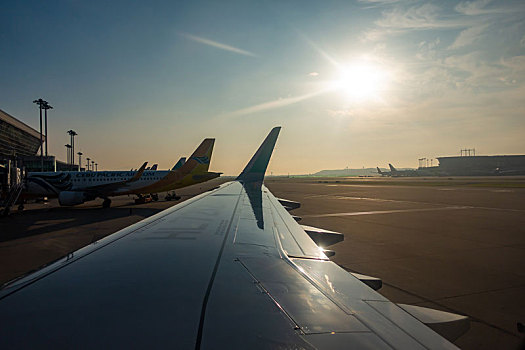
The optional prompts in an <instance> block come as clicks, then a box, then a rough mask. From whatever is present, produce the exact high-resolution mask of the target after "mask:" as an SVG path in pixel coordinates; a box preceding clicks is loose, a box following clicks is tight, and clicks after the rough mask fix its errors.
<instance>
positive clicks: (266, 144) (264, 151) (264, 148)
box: [237, 126, 281, 183]
mask: <svg viewBox="0 0 525 350" xmlns="http://www.w3.org/2000/svg"><path fill="white" fill-rule="evenodd" d="M280 131H281V127H280V126H277V127H275V128H273V129H272V131H270V133H269V134H268V136H266V139H265V140H264V141H263V143H262V144H261V146H260V147H259V149H258V150H257V152H255V154H254V155H253V157H252V159H250V161H249V162H248V164H247V165H246V167H245V168H244V170H243V171H242V173H241V174H240V175H239V176H238V177H237V180H239V181H242V182H245V183H248V182H261V183H262V181H263V180H264V174H265V173H266V169H267V168H268V163H269V162H270V157H271V156H272V152H273V149H274V147H275V142H276V141H277V137H278V136H279V132H280Z"/></svg>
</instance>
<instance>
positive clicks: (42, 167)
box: [33, 98, 47, 171]
mask: <svg viewBox="0 0 525 350" xmlns="http://www.w3.org/2000/svg"><path fill="white" fill-rule="evenodd" d="M33 103H36V104H37V105H38V109H39V110H40V171H44V150H43V146H44V142H43V140H42V108H43V106H44V105H45V104H47V101H45V100H43V99H41V98H39V99H38V100H34V101H33Z"/></svg>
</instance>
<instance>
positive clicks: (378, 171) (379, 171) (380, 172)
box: [376, 167, 383, 175]
mask: <svg viewBox="0 0 525 350" xmlns="http://www.w3.org/2000/svg"><path fill="white" fill-rule="evenodd" d="M376 169H377V173H378V174H381V175H383V172H382V171H381V169H379V167H376Z"/></svg>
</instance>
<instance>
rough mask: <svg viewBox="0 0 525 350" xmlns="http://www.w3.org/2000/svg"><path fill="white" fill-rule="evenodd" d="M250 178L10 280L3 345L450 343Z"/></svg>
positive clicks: (1, 296) (0, 294)
mask: <svg viewBox="0 0 525 350" xmlns="http://www.w3.org/2000/svg"><path fill="white" fill-rule="evenodd" d="M265 142H266V141H265ZM268 142H272V141H271V140H270V141H268ZM273 143H275V141H273ZM261 148H262V149H264V147H263V146H261ZM272 148H273V145H272ZM261 154H266V153H265V152H261ZM268 160H269V158H268ZM251 164H255V165H257V166H255V167H253V168H254V169H255V171H257V172H259V171H260V169H261V167H260V166H259V165H258V163H257V162H253V163H251ZM265 168H266V167H265ZM248 173H249V171H248ZM248 173H245V177H244V180H246V179H253V178H256V177H255V176H252V175H249V174H248ZM256 183H257V182H255V183H254V182H251V181H243V179H240V180H236V181H233V182H230V183H227V184H224V185H222V186H220V187H219V188H218V189H215V190H213V191H210V192H207V193H204V194H202V195H200V196H197V197H194V198H193V199H190V200H188V201H186V202H183V203H181V204H178V205H176V206H173V207H171V208H169V209H167V210H165V211H163V212H161V213H158V214H156V215H154V216H152V217H150V218H147V219H145V220H143V221H141V222H139V223H136V224H134V225H132V226H129V227H127V228H125V229H123V230H121V231H119V232H117V233H115V234H113V235H111V236H108V237H106V238H104V239H102V240H100V241H97V242H95V243H93V244H91V245H89V246H87V247H85V248H83V249H81V250H79V251H76V252H74V253H72V254H70V255H69V256H68V257H66V258H63V259H61V260H60V261H57V262H55V263H54V264H52V265H50V266H48V267H46V268H44V269H42V270H40V271H38V272H36V273H34V274H32V275H29V276H27V277H25V278H23V279H20V280H18V281H15V282H14V283H11V284H10V285H7V286H6V287H4V288H3V289H2V290H0V319H1V320H2V321H1V323H2V327H0V339H2V345H3V347H5V348H14V347H17V348H35V347H51V346H52V347H55V348H57V347H58V348H72V347H83V348H94V347H102V346H103V347H105V348H112V347H119V348H124V347H132V348H143V347H149V348H151V347H156V348H157V347H158V348H160V347H162V348H168V347H173V348H177V349H183V348H188V349H191V348H193V349H201V348H202V349H216V348H228V349H231V348H242V349H252V348H253V349H256V348H266V349H275V348H277V349H340V348H352V349H360V348H370V349H391V348H396V349H434V348H436V349H438V348H439V349H443V348H455V347H454V345H453V344H451V343H449V342H448V341H447V340H445V339H444V338H442V337H441V336H439V335H438V334H437V333H435V332H434V331H432V330H431V329H430V328H428V327H426V326H425V325H424V324H422V323H421V322H419V321H417V320H416V318H414V317H413V316H411V315H410V314H408V313H407V312H405V311H404V310H403V309H402V308H400V307H399V306H397V305H395V304H393V303H391V302H390V301H388V300H387V299H385V298H384V297H382V296H381V295H380V294H378V293H376V292H375V291H373V290H372V289H371V288H369V287H367V286H366V285H365V284H363V283H362V282H360V281H359V280H358V279H357V278H355V277H354V276H352V275H351V274H349V273H347V272H346V271H344V270H343V269H341V268H340V267H339V266H337V265H336V264H334V263H332V262H330V261H329V260H328V259H327V258H326V256H325V255H324V254H323V253H322V250H320V249H319V248H318V247H317V246H316V245H315V243H314V242H313V241H312V240H311V239H310V237H309V236H308V235H307V234H306V232H305V231H304V230H303V229H302V228H301V226H299V224H297V222H295V220H293V218H292V217H291V216H290V214H288V212H287V211H286V209H285V208H284V207H283V206H282V205H281V204H280V203H279V200H278V199H277V198H275V197H274V196H273V195H272V194H271V193H270V191H269V190H268V189H267V188H266V187H265V186H264V185H259V186H257V185H256Z"/></svg>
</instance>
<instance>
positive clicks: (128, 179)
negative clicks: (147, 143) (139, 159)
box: [26, 139, 221, 207]
mask: <svg viewBox="0 0 525 350" xmlns="http://www.w3.org/2000/svg"><path fill="white" fill-rule="evenodd" d="M214 142H215V139H205V140H204V141H202V143H201V144H200V146H199V147H198V148H197V150H195V152H194V153H193V155H192V156H191V157H190V160H189V161H188V162H186V163H185V164H184V165H183V166H181V167H180V168H179V169H177V170H174V171H171V170H161V171H151V170H147V171H145V168H146V164H147V163H144V164H143V165H142V167H141V168H140V169H139V170H138V171H136V172H135V171H96V172H95V171H64V172H62V171H61V172H31V173H29V174H28V177H27V179H26V195H38V196H48V197H58V201H59V203H60V205H66V206H69V205H77V204H82V203H84V202H86V201H90V200H93V199H95V198H97V197H99V198H103V199H104V202H103V204H102V205H103V207H109V206H110V205H111V200H110V199H109V197H112V196H120V195H127V194H136V195H138V196H139V197H140V196H141V195H143V194H149V193H158V192H164V191H172V190H175V189H178V188H182V187H186V186H190V185H194V184H197V183H200V182H204V181H208V180H211V179H213V178H216V177H219V176H220V174H221V173H215V172H208V168H209V165H210V159H211V155H212V151H213V144H214Z"/></svg>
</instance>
